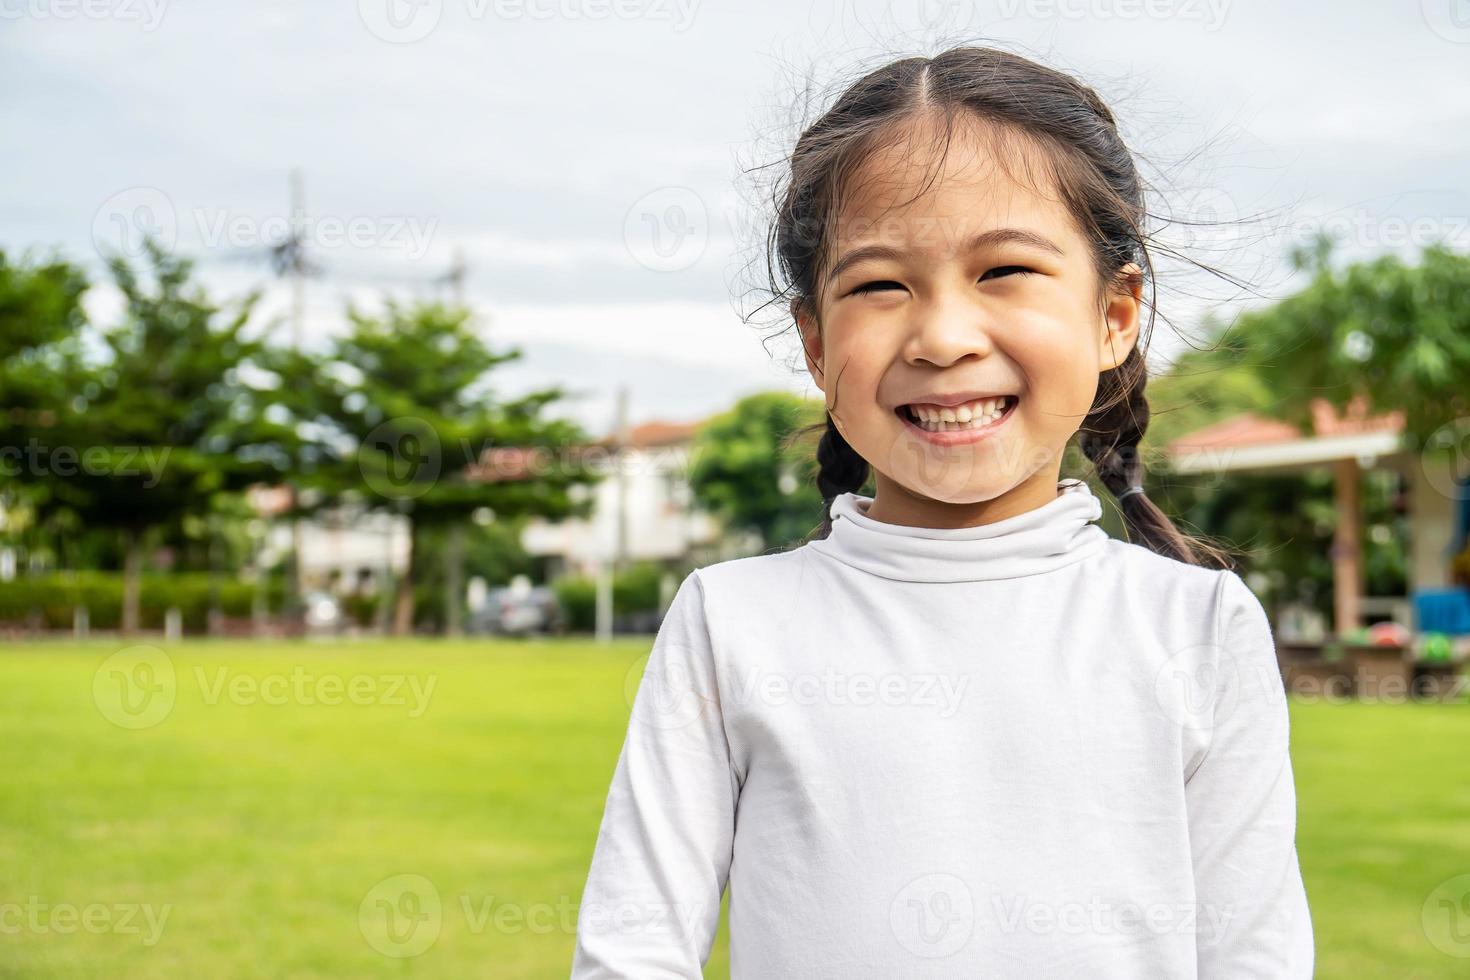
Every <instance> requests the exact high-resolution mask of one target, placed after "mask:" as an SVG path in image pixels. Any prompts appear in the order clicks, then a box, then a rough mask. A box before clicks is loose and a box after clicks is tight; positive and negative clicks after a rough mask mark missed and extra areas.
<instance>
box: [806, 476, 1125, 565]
mask: <svg viewBox="0 0 1470 980" xmlns="http://www.w3.org/2000/svg"><path fill="white" fill-rule="evenodd" d="M872 501H873V498H871V497H865V496H861V495H859V494H857V493H853V492H849V493H843V494H839V495H837V497H835V498H834V499H833V501H832V511H831V513H832V529H831V532H830V533H829V534H828V535H827V537H825V538H818V539H817V540H814V541H810V542H808V543H807V545H806V546H807V547H809V548H811V549H813V550H814V551H816V552H818V553H820V554H823V555H826V556H828V557H830V558H834V559H836V560H837V561H840V562H842V563H843V564H846V565H850V566H852V567H854V568H859V569H862V570H863V571H866V572H871V573H872V574H874V575H879V576H882V577H883V578H888V579H896V580H899V581H904V582H972V581H980V580H986V579H1001V578H1016V577H1019V576H1023V575H1036V574H1039V573H1041V572H1048V571H1051V570H1052V569H1055V568H1060V567H1062V566H1065V565H1070V564H1072V563H1073V562H1077V561H1081V560H1082V559H1084V558H1087V557H1088V556H1090V555H1092V554H1094V553H1096V552H1097V551H1098V550H1099V549H1101V548H1102V546H1103V545H1104V543H1105V542H1106V541H1107V540H1108V534H1107V532H1106V531H1104V530H1103V529H1102V528H1101V527H1099V526H1098V525H1097V524H1095V523H1093V522H1095V521H1096V520H1097V519H1098V518H1100V517H1101V516H1102V502H1101V501H1100V500H1098V498H1097V496H1096V495H1095V494H1094V493H1093V492H1092V489H1091V488H1090V487H1089V486H1088V485H1087V484H1086V483H1085V482H1084V481H1082V480H1079V479H1067V480H1062V481H1061V482H1059V483H1058V484H1057V496H1056V498H1055V499H1054V500H1050V501H1047V502H1046V503H1045V504H1043V505H1042V506H1040V507H1036V508H1033V509H1032V510H1028V511H1026V512H1024V513H1021V514H1015V515H1013V516H1011V517H1007V518H1005V519H1003V520H999V521H992V522H991V523H989V524H981V525H978V526H976V527H962V528H931V527H908V526H906V525H902V524H888V523H885V522H883V521H876V520H874V519H873V518H871V517H869V516H868V515H867V513H866V508H867V506H868V505H869V504H871V503H872Z"/></svg>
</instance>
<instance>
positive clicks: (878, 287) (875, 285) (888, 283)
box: [848, 279, 903, 296]
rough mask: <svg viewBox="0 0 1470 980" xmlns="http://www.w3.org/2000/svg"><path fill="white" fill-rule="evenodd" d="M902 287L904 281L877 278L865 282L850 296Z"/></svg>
mask: <svg viewBox="0 0 1470 980" xmlns="http://www.w3.org/2000/svg"><path fill="white" fill-rule="evenodd" d="M902 288H903V283H899V282H894V281H893V280H892V279H878V280H875V281H873V282H865V283H863V284H862V285H861V286H859V287H857V288H856V289H854V290H853V291H852V292H851V293H849V294H848V295H850V296H862V295H865V294H867V293H876V292H880V291H882V290H887V289H902Z"/></svg>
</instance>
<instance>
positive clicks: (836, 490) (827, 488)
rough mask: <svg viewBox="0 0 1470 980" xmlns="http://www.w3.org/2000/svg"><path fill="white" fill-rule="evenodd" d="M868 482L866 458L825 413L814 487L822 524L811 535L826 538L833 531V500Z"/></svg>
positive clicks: (858, 488)
mask: <svg viewBox="0 0 1470 980" xmlns="http://www.w3.org/2000/svg"><path fill="white" fill-rule="evenodd" d="M867 482H868V461H867V460H865V459H863V458H862V457H861V456H859V455H858V452H857V450H856V449H853V448H852V446H851V445H849V444H848V442H847V440H846V439H844V438H843V436H842V433H841V432H840V431H838V429H837V423H835V422H833V421H832V416H831V415H830V414H828V416H827V425H826V430H825V431H824V432H823V433H822V439H821V441H820V442H818V443H817V490H818V492H820V493H821V495H822V523H821V525H820V526H819V527H818V528H817V529H816V531H814V532H813V533H812V535H811V538H812V539H816V538H825V537H826V536H827V535H828V534H829V533H830V532H831V530H832V501H834V500H836V499H837V496H838V494H843V493H849V492H853V491H857V490H860V489H861V488H862V486H863V484H864V483H867Z"/></svg>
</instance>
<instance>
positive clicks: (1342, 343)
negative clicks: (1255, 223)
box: [1222, 241, 1470, 450]
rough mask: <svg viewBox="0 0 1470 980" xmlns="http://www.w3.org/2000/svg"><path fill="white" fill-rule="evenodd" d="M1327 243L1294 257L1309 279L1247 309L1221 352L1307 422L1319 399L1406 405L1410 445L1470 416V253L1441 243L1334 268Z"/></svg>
mask: <svg viewBox="0 0 1470 980" xmlns="http://www.w3.org/2000/svg"><path fill="white" fill-rule="evenodd" d="M1331 257H1332V256H1331V248H1330V245H1329V244H1328V243H1326V242H1325V241H1319V242H1318V243H1317V244H1316V245H1315V246H1313V247H1310V248H1305V249H1300V250H1298V251H1297V252H1296V253H1295V254H1294V256H1293V261H1294V262H1295V264H1296V265H1297V267H1298V268H1299V269H1301V270H1302V271H1304V272H1306V273H1308V274H1310V276H1311V281H1310V282H1309V283H1308V285H1307V286H1306V287H1305V288H1304V289H1302V290H1301V291H1300V292H1298V293H1296V294H1295V295H1293V296H1291V297H1289V298H1287V299H1285V300H1283V301H1282V302H1280V303H1277V304H1275V305H1274V306H1270V307H1267V308H1265V309H1261V310H1255V311H1251V312H1249V313H1247V314H1245V315H1243V316H1242V317H1241V318H1240V320H1239V321H1238V323H1237V325H1236V327H1235V328H1234V330H1233V331H1232V333H1233V334H1234V335H1235V336H1234V337H1232V338H1230V339H1231V343H1230V344H1229V345H1228V346H1227V347H1226V348H1223V350H1222V352H1223V354H1224V355H1225V356H1230V357H1233V358H1238V359H1239V361H1240V363H1241V364H1243V365H1245V366H1248V367H1249V368H1250V369H1252V370H1253V371H1254V372H1256V374H1257V375H1258V376H1259V377H1260V378H1261V380H1262V382H1263V383H1264V384H1265V386H1266V387H1267V389H1268V390H1270V391H1271V392H1273V393H1274V401H1275V411H1276V412H1277V414H1278V415H1279V416H1281V417H1284V418H1286V419H1288V420H1289V421H1293V422H1296V423H1298V424H1300V425H1302V426H1303V427H1306V426H1307V425H1308V424H1309V422H1310V405H1311V401H1312V399H1314V398H1324V399H1326V400H1327V401H1328V402H1329V403H1331V404H1332V405H1333V407H1335V408H1337V409H1339V410H1340V409H1342V408H1344V407H1346V406H1347V405H1348V403H1349V402H1351V401H1352V399H1353V398H1354V397H1355V396H1357V395H1364V396H1366V398H1367V401H1368V403H1369V404H1370V405H1372V406H1373V407H1374V409H1375V410H1376V411H1389V410H1392V409H1401V410H1402V411H1403V412H1404V417H1405V439H1406V442H1407V443H1408V446H1409V448H1410V449H1411V450H1418V449H1420V448H1421V447H1424V446H1426V445H1429V444H1430V442H1431V437H1433V436H1434V435H1435V433H1436V432H1438V431H1439V430H1440V429H1441V428H1442V427H1443V426H1445V425H1446V424H1447V423H1450V422H1452V421H1454V420H1456V419H1464V418H1465V417H1466V416H1470V385H1467V384H1466V379H1467V378H1470V256H1466V255H1461V254H1458V253H1456V252H1453V251H1451V250H1450V249H1448V248H1446V247H1444V246H1442V245H1436V246H1432V247H1430V248H1427V249H1425V250H1424V252H1423V253H1422V254H1421V255H1420V257H1419V261H1418V262H1417V263H1409V262H1406V261H1404V260H1403V259H1401V258H1399V257H1398V256H1393V255H1389V256H1384V257H1382V258H1379V259H1375V260H1373V261H1370V262H1361V263H1356V264H1353V265H1348V266H1346V267H1343V268H1338V267H1336V266H1335V265H1333V263H1332V261H1331Z"/></svg>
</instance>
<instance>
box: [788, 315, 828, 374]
mask: <svg viewBox="0 0 1470 980" xmlns="http://www.w3.org/2000/svg"><path fill="white" fill-rule="evenodd" d="M791 318H792V319H793V320H795V321H796V331H797V333H798V334H800V336H801V349H802V351H803V352H804V354H805V358H806V370H807V373H808V374H810V375H811V376H812V382H813V383H814V384H816V386H817V389H818V390H819V391H821V392H823V393H824V394H825V393H826V391H827V384H826V378H825V376H824V375H823V373H822V361H823V360H824V359H825V357H826V351H825V350H824V349H823V347H822V330H821V327H819V326H818V325H817V322H816V320H817V318H816V317H814V316H812V315H811V313H810V310H809V307H808V305H807V304H806V303H804V302H802V301H801V300H800V299H794V300H792V301H791Z"/></svg>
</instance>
